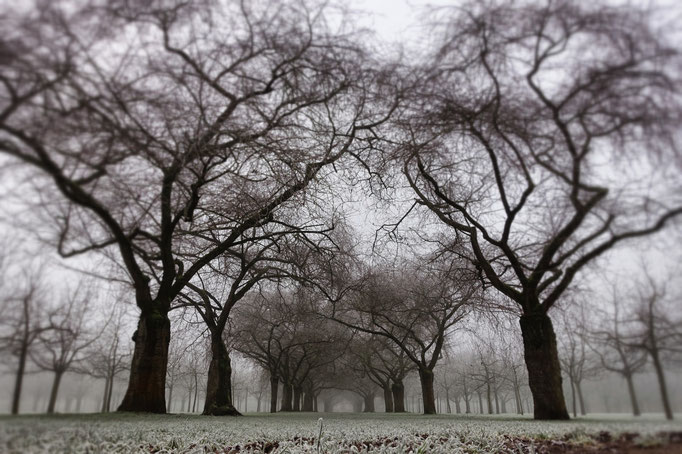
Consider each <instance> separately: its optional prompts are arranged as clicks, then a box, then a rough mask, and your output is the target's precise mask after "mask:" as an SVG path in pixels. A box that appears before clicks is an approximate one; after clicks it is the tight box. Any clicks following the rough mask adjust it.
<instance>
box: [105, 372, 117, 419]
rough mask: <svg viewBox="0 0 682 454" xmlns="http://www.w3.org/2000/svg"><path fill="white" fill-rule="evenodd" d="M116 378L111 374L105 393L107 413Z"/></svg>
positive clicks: (109, 408) (109, 409)
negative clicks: (107, 390) (107, 389)
mask: <svg viewBox="0 0 682 454" xmlns="http://www.w3.org/2000/svg"><path fill="white" fill-rule="evenodd" d="M115 378H116V376H115V375H111V378H109V392H108V393H107V413H109V412H110V411H111V396H113V394H114V379H115Z"/></svg>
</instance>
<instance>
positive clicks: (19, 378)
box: [12, 328, 28, 415]
mask: <svg viewBox="0 0 682 454" xmlns="http://www.w3.org/2000/svg"><path fill="white" fill-rule="evenodd" d="M25 329H26V330H28V328H25ZM26 334H27V333H25V335H24V339H22V342H21V350H20V351H19V364H18V367H17V375H16V378H15V380H14V392H13V394H12V414H13V415H17V414H19V402H20V401H21V387H22V386H23V384H24V371H25V370H26V357H27V356H28V341H27V340H26Z"/></svg>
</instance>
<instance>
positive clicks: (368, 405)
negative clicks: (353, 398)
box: [362, 394, 374, 413]
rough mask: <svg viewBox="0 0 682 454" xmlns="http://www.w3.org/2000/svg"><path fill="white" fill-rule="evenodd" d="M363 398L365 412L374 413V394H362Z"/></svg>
mask: <svg viewBox="0 0 682 454" xmlns="http://www.w3.org/2000/svg"><path fill="white" fill-rule="evenodd" d="M362 398H363V400H364V405H363V408H362V411H363V413H374V394H369V395H366V396H362Z"/></svg>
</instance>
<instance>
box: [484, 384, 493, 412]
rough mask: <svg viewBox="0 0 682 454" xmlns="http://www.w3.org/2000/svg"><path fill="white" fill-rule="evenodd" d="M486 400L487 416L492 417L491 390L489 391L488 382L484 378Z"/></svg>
mask: <svg viewBox="0 0 682 454" xmlns="http://www.w3.org/2000/svg"><path fill="white" fill-rule="evenodd" d="M485 383H486V386H487V387H486V394H485V395H486V398H487V399H488V414H489V415H492V414H493V397H492V390H491V389H490V380H488V379H487V377H486V382H485Z"/></svg>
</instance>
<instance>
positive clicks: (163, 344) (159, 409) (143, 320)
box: [118, 311, 170, 413]
mask: <svg viewBox="0 0 682 454" xmlns="http://www.w3.org/2000/svg"><path fill="white" fill-rule="evenodd" d="M133 341H134V342H135V350H134V352H133V361H132V364H131V367H130V378H129V380H128V389H127V390H126V394H125V397H124V398H123V402H121V405H119V407H118V411H135V412H149V413H165V412H166V395H165V394H166V368H167V366H168V345H169V343H170V320H169V319H168V314H167V313H165V312H159V311H153V312H149V313H144V312H143V313H142V314H140V319H139V321H138V323H137V331H136V332H135V335H134V336H133Z"/></svg>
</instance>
